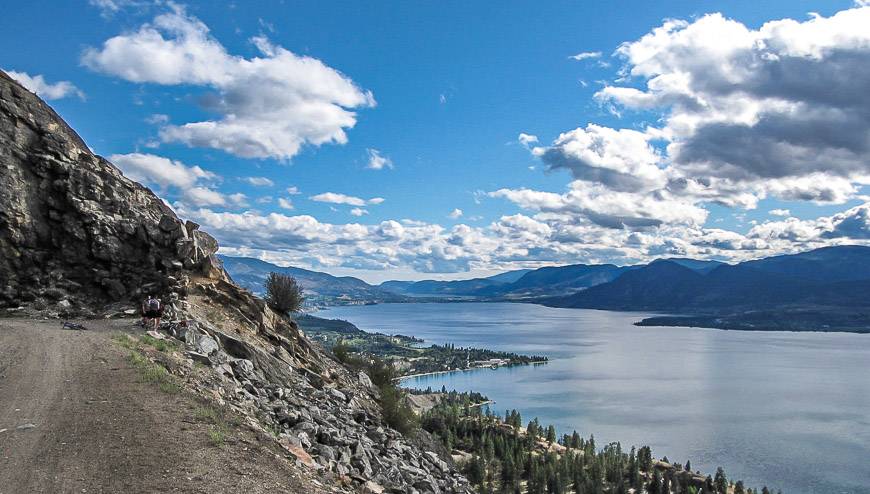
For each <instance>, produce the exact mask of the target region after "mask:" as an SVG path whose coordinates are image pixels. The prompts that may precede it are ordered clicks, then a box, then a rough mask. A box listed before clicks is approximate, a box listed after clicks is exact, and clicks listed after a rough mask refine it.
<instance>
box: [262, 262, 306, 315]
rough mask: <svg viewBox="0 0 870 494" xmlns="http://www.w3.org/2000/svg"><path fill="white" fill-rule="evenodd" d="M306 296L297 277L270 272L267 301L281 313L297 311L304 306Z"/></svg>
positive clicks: (267, 284) (273, 308)
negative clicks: (297, 281)
mask: <svg viewBox="0 0 870 494" xmlns="http://www.w3.org/2000/svg"><path fill="white" fill-rule="evenodd" d="M304 301H305V297H304V296H303V295H302V287H301V286H299V284H298V283H296V278H294V277H292V276H287V275H286V274H280V273H274V272H273V273H269V277H268V278H266V303H268V304H269V307H271V308H272V310H274V311H276V312H279V313H281V314H287V313H288V312H296V311H298V310H299V309H301V308H302V302H304Z"/></svg>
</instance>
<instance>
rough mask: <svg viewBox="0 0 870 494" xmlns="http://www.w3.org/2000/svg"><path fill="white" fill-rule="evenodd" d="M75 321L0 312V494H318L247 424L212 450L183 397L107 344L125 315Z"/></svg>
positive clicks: (124, 325)
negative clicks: (72, 324) (71, 325)
mask: <svg viewBox="0 0 870 494" xmlns="http://www.w3.org/2000/svg"><path fill="white" fill-rule="evenodd" d="M85 324H86V326H87V327H88V328H89V331H70V330H62V329H61V328H60V323H59V322H58V321H35V320H25V319H0V494H17V493H25V492H27V493H29V492H58V493H72V492H76V493H83V492H88V493H103V492H105V493H116V492H125V493H127V492H182V493H193V492H203V493H205V492H208V493H222V492H245V493H259V492H293V493H295V492H299V493H303V492H304V493H308V492H318V491H320V490H321V489H319V488H317V487H316V484H312V483H311V479H308V478H305V475H307V474H306V472H300V471H299V470H297V469H296V468H295V467H293V466H291V465H290V464H289V463H288V462H287V461H286V460H284V459H283V458H282V457H280V456H278V455H277V453H278V451H277V450H275V449H273V445H272V444H271V443H270V442H269V441H265V440H264V441H262V442H260V441H258V439H257V437H256V434H254V433H253V432H251V431H249V430H247V429H243V428H238V429H237V430H233V431H232V432H231V433H230V436H229V437H230V439H229V440H228V441H227V442H226V443H225V444H223V445H222V446H215V445H214V444H212V443H211V441H210V440H209V437H208V430H209V427H210V426H209V425H208V424H206V423H201V422H200V421H197V420H196V419H195V410H196V408H197V407H198V406H199V404H198V403H197V402H196V400H195V399H194V398H193V397H192V396H191V395H189V394H187V393H178V394H166V393H163V392H161V391H159V390H158V389H157V387H156V386H154V385H150V384H147V383H144V382H140V381H141V380H140V379H139V375H138V374H137V372H136V371H135V370H134V369H133V368H132V367H131V366H130V365H129V364H128V362H127V361H126V359H125V356H126V353H125V351H124V350H122V349H121V348H119V347H118V346H117V345H116V344H114V343H113V342H112V341H111V339H110V336H111V335H112V334H113V333H115V332H117V331H119V330H122V331H130V330H131V322H130V321H129V320H128V321H123V320H121V321H94V322H85ZM30 425H33V426H34V427H30Z"/></svg>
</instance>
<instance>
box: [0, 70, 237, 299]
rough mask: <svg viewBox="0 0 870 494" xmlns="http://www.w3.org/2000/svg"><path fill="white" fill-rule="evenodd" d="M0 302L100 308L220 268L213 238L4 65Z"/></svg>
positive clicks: (0, 80)
mask: <svg viewBox="0 0 870 494" xmlns="http://www.w3.org/2000/svg"><path fill="white" fill-rule="evenodd" d="M0 191H2V193H0V252H2V256H0V307H3V306H7V307H17V306H20V305H35V306H37V308H40V307H45V306H51V305H54V304H56V303H58V302H61V301H66V302H64V303H63V304H62V307H63V306H67V307H74V308H97V307H100V306H101V305H104V304H106V303H109V302H118V301H128V300H132V299H138V298H140V297H141V296H142V295H144V293H143V292H145V291H152V292H156V293H161V294H166V293H168V292H170V291H172V290H175V291H179V290H183V288H184V285H185V282H184V278H185V277H187V276H189V275H190V274H191V273H202V272H205V273H210V274H212V275H216V276H221V275H222V270H221V268H220V263H219V261H218V260H217V258H216V257H214V254H215V252H216V251H217V242H216V241H215V240H214V239H213V238H212V237H211V236H209V235H208V234H206V233H204V232H201V231H199V230H198V225H196V224H195V223H191V222H187V223H185V222H182V221H181V220H179V219H178V217H177V216H176V215H175V213H173V212H172V210H171V209H170V208H169V207H168V206H166V205H165V204H164V203H163V201H161V200H160V199H159V198H158V197H157V196H156V195H154V193H152V192H151V191H150V190H148V189H147V188H145V187H143V186H142V185H140V184H138V183H136V182H133V181H132V180H129V179H127V178H126V177H124V176H123V175H122V174H121V172H120V171H119V170H118V169H117V168H116V167H115V166H114V165H112V164H111V163H110V162H108V161H106V160H105V159H103V158H102V157H100V156H96V155H94V154H93V153H92V152H91V151H90V150H89V149H88V147H87V145H86V144H85V143H84V141H82V139H81V138H80V137H79V136H78V134H76V133H75V131H73V130H72V129H71V128H70V127H69V126H68V125H67V124H66V122H64V121H63V120H62V119H61V118H60V117H58V115H57V114H56V113H55V112H54V111H53V110H52V109H51V108H50V107H49V106H48V105H47V104H45V103H44V102H43V101H42V100H40V99H39V98H38V97H37V96H36V95H35V94H33V93H31V92H30V91H28V90H26V89H25V88H23V87H22V86H20V85H19V84H18V83H16V82H15V81H14V80H12V79H11V78H10V77H9V76H8V75H6V74H5V73H3V72H0Z"/></svg>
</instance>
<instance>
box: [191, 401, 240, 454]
mask: <svg viewBox="0 0 870 494" xmlns="http://www.w3.org/2000/svg"><path fill="white" fill-rule="evenodd" d="M193 416H194V417H195V418H196V419H197V420H199V421H202V422H207V423H209V424H211V427H209V430H208V440H209V442H211V444H212V446H221V445H223V444H224V443H225V442H226V440H227V436H228V435H229V433H230V428H229V426H230V425H238V423H237V422H236V421H235V420H234V419H233V418H232V416H231V415H230V414H228V413H227V412H226V411H225V410H223V409H220V408H216V407H213V406H211V405H203V406H200V407H197V408H196V410H194V411H193Z"/></svg>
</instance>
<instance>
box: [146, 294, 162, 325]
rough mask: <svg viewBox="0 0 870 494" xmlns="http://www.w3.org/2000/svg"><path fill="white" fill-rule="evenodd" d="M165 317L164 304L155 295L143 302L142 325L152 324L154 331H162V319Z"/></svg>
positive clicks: (149, 296)
mask: <svg viewBox="0 0 870 494" xmlns="http://www.w3.org/2000/svg"><path fill="white" fill-rule="evenodd" d="M161 317H163V304H161V303H160V299H158V298H156V297H155V296H154V295H148V300H146V301H144V302H142V325H143V326H146V327H147V326H148V324H149V323H152V329H153V330H154V331H157V330H158V329H160V318H161Z"/></svg>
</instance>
